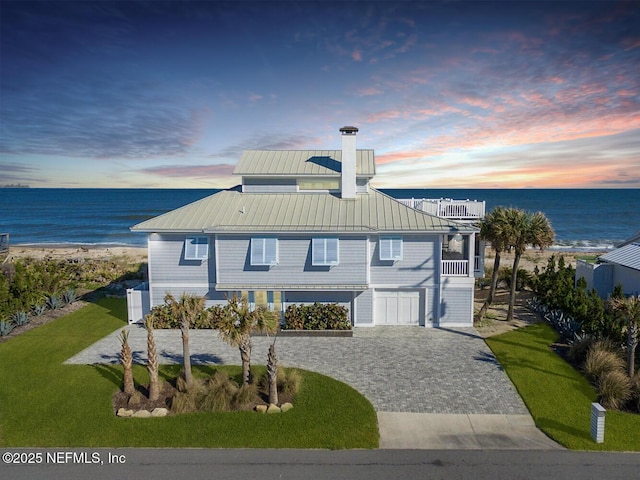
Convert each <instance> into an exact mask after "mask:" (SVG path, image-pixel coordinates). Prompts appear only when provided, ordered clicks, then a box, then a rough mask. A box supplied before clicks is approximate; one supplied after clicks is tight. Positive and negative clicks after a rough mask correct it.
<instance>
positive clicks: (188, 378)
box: [180, 320, 193, 387]
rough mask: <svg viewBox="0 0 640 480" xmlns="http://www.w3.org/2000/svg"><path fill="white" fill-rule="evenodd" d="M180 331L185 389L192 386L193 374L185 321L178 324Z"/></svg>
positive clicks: (187, 329)
mask: <svg viewBox="0 0 640 480" xmlns="http://www.w3.org/2000/svg"><path fill="white" fill-rule="evenodd" d="M180 331H181V333H182V358H183V363H184V381H185V382H186V384H187V387H191V385H192V384H193V374H192V373H191V351H190V349H189V323H188V320H187V321H184V320H183V321H182V322H180Z"/></svg>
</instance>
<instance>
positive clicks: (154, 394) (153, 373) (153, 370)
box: [147, 322, 160, 402]
mask: <svg viewBox="0 0 640 480" xmlns="http://www.w3.org/2000/svg"><path fill="white" fill-rule="evenodd" d="M147 358H148V360H147V370H148V371H149V400H151V401H152V402H154V401H156V400H157V399H158V397H159V396H160V386H159V385H158V383H159V382H158V351H157V350H156V341H155V338H153V327H152V326H151V322H149V323H148V324H147Z"/></svg>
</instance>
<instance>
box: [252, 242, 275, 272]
mask: <svg viewBox="0 0 640 480" xmlns="http://www.w3.org/2000/svg"><path fill="white" fill-rule="evenodd" d="M277 263H278V239H277V238H272V237H265V238H252V239H251V265H276V264H277Z"/></svg>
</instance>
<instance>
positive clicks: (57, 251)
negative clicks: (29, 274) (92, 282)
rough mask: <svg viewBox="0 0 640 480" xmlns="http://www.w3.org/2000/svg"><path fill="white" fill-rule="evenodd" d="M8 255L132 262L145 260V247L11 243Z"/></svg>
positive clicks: (14, 256) (39, 258)
mask: <svg viewBox="0 0 640 480" xmlns="http://www.w3.org/2000/svg"><path fill="white" fill-rule="evenodd" d="M9 257H10V258H14V259H18V258H29V257H30V258H34V259H38V260H43V259H46V258H51V259H65V258H72V259H91V260H108V259H110V258H114V257H129V258H131V261H132V262H133V263H140V262H146V261H147V249H146V247H109V248H105V247H97V246H92V245H87V246H73V247H69V246H66V245H11V249H10V251H9Z"/></svg>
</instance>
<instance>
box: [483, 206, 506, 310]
mask: <svg viewBox="0 0 640 480" xmlns="http://www.w3.org/2000/svg"><path fill="white" fill-rule="evenodd" d="M506 226H507V224H506V209H505V208H504V207H495V208H494V209H493V210H491V211H490V212H489V213H487V215H485V217H484V218H483V219H482V221H481V222H480V238H481V239H482V240H485V241H488V242H490V243H491V248H492V249H493V251H494V252H495V259H494V261H493V272H492V273H491V285H490V286H489V294H488V295H487V298H486V300H485V302H484V304H483V305H482V308H481V309H480V313H479V314H478V320H482V319H483V318H484V316H485V314H486V313H487V310H488V308H489V306H490V305H491V303H492V302H493V296H494V295H495V294H496V286H497V284H498V271H499V270H500V255H501V253H502V252H504V251H505V250H506V249H507V248H508V242H507V240H508V239H507V238H506V235H505V233H506Z"/></svg>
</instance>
